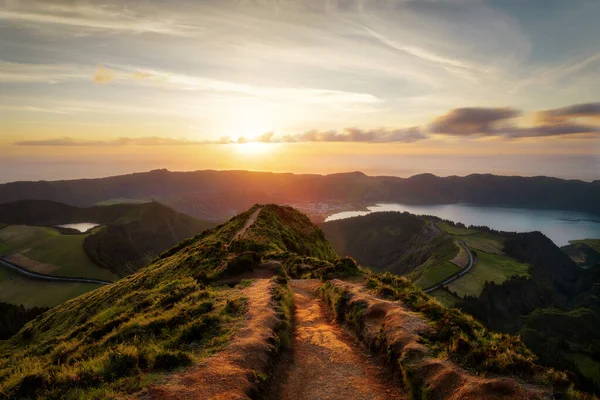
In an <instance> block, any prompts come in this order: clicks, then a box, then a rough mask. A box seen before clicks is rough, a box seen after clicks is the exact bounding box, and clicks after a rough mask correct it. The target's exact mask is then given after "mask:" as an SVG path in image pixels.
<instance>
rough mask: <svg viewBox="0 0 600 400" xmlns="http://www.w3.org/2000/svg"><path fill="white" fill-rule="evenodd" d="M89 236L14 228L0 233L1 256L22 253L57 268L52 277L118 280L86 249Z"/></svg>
mask: <svg viewBox="0 0 600 400" xmlns="http://www.w3.org/2000/svg"><path fill="white" fill-rule="evenodd" d="M88 236H89V235H87V234H86V235H62V234H61V233H60V232H58V231H57V230H56V229H54V228H48V227H39V226H24V225H13V226H8V227H6V228H4V229H2V230H0V243H1V244H2V245H1V247H0V249H1V251H2V253H0V254H2V255H6V254H8V253H15V252H21V253H23V255H25V256H26V257H28V258H31V259H33V260H36V261H40V262H43V263H47V264H52V265H54V266H56V267H57V269H55V270H54V271H52V273H51V274H52V275H57V276H70V277H83V278H95V279H103V280H108V281H115V280H117V279H119V277H118V276H117V275H115V274H113V273H112V272H110V271H108V270H107V269H105V268H100V267H99V266H98V265H96V264H95V263H94V262H93V261H92V260H91V259H90V258H89V257H88V255H87V254H86V253H85V251H84V250H83V242H84V240H85V239H86V238H87V237H88Z"/></svg>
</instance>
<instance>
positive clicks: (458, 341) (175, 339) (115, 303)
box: [0, 205, 568, 400]
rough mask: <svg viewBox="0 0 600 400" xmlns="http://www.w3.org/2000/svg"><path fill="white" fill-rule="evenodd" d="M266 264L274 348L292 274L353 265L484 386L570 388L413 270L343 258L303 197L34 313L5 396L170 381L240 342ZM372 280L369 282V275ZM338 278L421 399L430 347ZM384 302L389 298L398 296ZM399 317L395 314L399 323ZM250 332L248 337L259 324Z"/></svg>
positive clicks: (12, 346) (284, 333) (337, 304)
mask: <svg viewBox="0 0 600 400" xmlns="http://www.w3.org/2000/svg"><path fill="white" fill-rule="evenodd" d="M265 268H267V269H268V271H269V272H270V275H269V276H271V275H274V276H273V278H270V279H271V280H270V282H272V283H273V285H274V286H273V288H274V289H273V290H272V292H269V294H268V295H269V296H271V297H270V299H271V300H270V301H269V303H270V304H272V305H273V306H274V307H276V309H277V310H278V311H277V312H278V314H279V315H280V316H281V320H280V322H279V323H277V324H275V325H274V326H273V329H275V330H277V332H278V336H277V337H275V338H272V342H273V343H271V344H270V345H269V346H266V347H265V348H266V349H267V350H268V349H273V350H268V351H269V354H272V353H273V352H274V351H276V349H277V348H279V347H280V346H283V345H285V343H286V341H287V340H289V336H288V335H289V318H290V307H291V304H290V299H289V292H288V289H287V286H286V283H287V279H288V277H320V278H322V279H323V280H325V281H328V280H330V279H332V278H336V277H344V276H352V281H353V282H359V283H352V284H350V286H348V287H352V288H354V289H352V290H354V291H356V290H358V291H362V290H370V291H372V292H373V293H374V294H377V295H378V296H381V297H384V298H388V299H391V300H399V301H401V304H402V305H401V306H395V307H396V310H397V311H399V310H402V312H403V313H406V312H408V311H407V309H406V308H407V307H408V308H409V309H410V310H412V311H410V314H411V315H413V316H411V318H415V317H414V315H417V317H418V318H419V321H420V322H419V324H418V325H419V326H425V327H428V326H429V327H430V328H428V329H426V330H423V331H421V330H415V331H414V332H413V331H411V332H410V335H412V336H411V337H414V338H415V340H416V341H415V343H417V341H418V342H419V343H420V344H419V346H425V348H426V351H427V360H428V363H429V364H428V365H434V364H433V363H435V364H436V365H442V364H443V365H449V364H448V363H452V365H454V367H453V368H459V369H460V374H461V375H460V376H464V377H467V376H468V377H470V378H469V379H474V381H473V382H475V384H476V385H480V386H478V387H487V386H489V385H492V386H493V385H495V383H493V382H496V381H494V380H490V381H489V382H490V384H489V385H488V384H487V383H485V382H488V381H485V382H484V381H481V379H483V378H480V377H487V376H492V377H493V376H497V375H498V374H502V375H505V376H510V377H516V378H518V379H520V380H523V381H526V382H530V383H535V384H537V385H555V388H558V389H560V390H563V389H565V388H568V382H566V381H565V376H564V374H562V373H558V372H555V371H551V370H547V369H543V368H540V367H539V366H537V365H536V364H535V357H534V356H533V355H532V353H531V352H530V351H529V350H528V349H527V348H526V347H525V346H524V344H523V343H522V342H521V341H520V340H519V338H517V337H513V336H510V335H502V334H496V333H493V332H490V331H488V330H486V329H485V328H484V327H483V326H481V325H480V324H479V323H477V322H476V321H474V320H473V319H472V318H471V317H469V316H467V315H465V314H463V313H461V312H460V311H458V310H457V309H449V308H445V307H443V306H442V305H440V304H439V303H438V302H437V301H435V300H433V299H432V298H430V297H429V296H427V295H425V294H424V293H423V292H422V291H421V290H420V289H418V288H416V287H415V286H413V285H412V284H411V283H410V282H409V281H408V280H406V279H404V278H400V277H398V276H395V275H392V274H371V273H369V272H366V271H361V270H360V269H358V267H357V265H356V264H355V262H354V261H353V260H352V259H350V258H339V257H338V256H337V255H336V254H335V252H334V250H333V248H332V247H331V246H330V245H329V243H328V242H327V240H326V239H325V235H324V233H323V232H322V231H321V229H320V228H318V227H317V226H315V225H313V224H312V223H311V222H310V221H309V219H308V218H307V217H306V216H304V215H302V214H300V213H298V212H297V211H295V210H293V209H292V208H290V207H280V206H275V205H266V206H259V205H257V206H255V207H253V208H251V209H250V210H248V211H246V212H244V213H242V214H240V215H238V216H236V217H234V218H232V219H231V220H230V221H228V222H227V223H225V224H223V225H220V226H218V227H215V228H212V229H209V230H206V231H204V232H202V233H200V234H198V235H196V236H195V237H193V238H189V239H187V240H185V241H183V242H181V243H180V244H179V245H177V246H175V247H174V248H172V249H170V250H169V251H166V252H164V253H163V254H161V256H160V257H159V258H158V259H157V260H156V261H155V262H154V263H152V264H151V265H149V266H147V267H145V268H142V269H141V270H139V271H137V272H136V273H134V274H132V275H129V276H127V277H125V278H123V279H121V280H119V281H118V282H116V283H114V284H112V285H108V286H103V287H101V288H98V289H97V290H94V291H92V292H89V293H86V294H84V295H82V296H80V297H78V298H77V299H73V300H70V301H68V302H66V303H64V304H61V305H59V306H57V307H55V308H54V309H52V310H51V311H49V312H46V313H44V314H42V315H41V316H39V317H37V318H36V319H35V320H33V321H31V322H29V323H28V324H27V325H26V326H25V327H24V328H23V329H21V331H19V332H18V333H17V334H16V335H15V336H13V337H12V338H11V339H9V340H7V341H0V397H3V398H7V399H21V398H46V399H90V398H114V397H120V396H121V397H123V396H131V395H134V394H136V393H138V392H140V390H142V389H143V388H144V387H147V386H148V385H149V384H151V383H153V382H154V383H157V382H159V383H160V382H166V381H168V380H169V379H171V377H172V375H170V371H172V370H174V369H177V368H181V367H186V366H191V365H193V366H195V367H194V368H200V366H201V365H207V364H206V363H204V364H200V363H201V362H202V361H204V360H207V357H210V356H211V355H213V354H216V353H218V354H221V353H219V352H220V351H221V350H223V349H225V348H226V347H227V346H228V344H231V343H233V342H235V338H236V337H238V336H236V333H239V332H242V331H243V329H244V327H247V326H246V325H245V324H246V321H248V319H249V318H251V315H252V314H253V310H252V309H251V308H250V306H249V304H250V303H249V299H248V298H247V296H248V293H249V292H248V291H246V288H247V287H248V285H251V286H250V287H253V286H252V285H253V283H252V282H249V281H247V280H244V277H249V278H253V277H256V276H261V277H263V279H265V280H266V279H268V276H267V277H265V276H264V274H263V273H264V272H265V271H266V270H265ZM253 274H257V275H253ZM363 280H365V281H366V285H364V284H362V283H360V281H363ZM336 282H339V281H337V280H334V281H330V282H329V283H325V285H324V286H323V289H322V290H323V295H324V297H325V299H326V300H327V303H328V304H329V305H330V306H331V307H332V310H333V312H334V313H335V315H336V316H337V317H338V318H339V319H340V321H344V322H345V323H347V324H348V326H349V327H350V328H351V329H353V330H354V331H355V332H356V333H357V338H359V339H360V340H363V339H365V338H367V337H369V338H371V339H372V341H371V342H369V343H366V344H367V345H368V346H369V347H370V348H371V349H376V348H378V347H381V348H382V349H384V350H386V351H387V353H385V354H387V355H388V358H389V359H390V361H393V362H394V363H395V364H396V365H397V366H398V367H399V368H400V369H401V371H402V374H403V378H402V379H403V381H404V382H405V385H406V386H405V387H406V388H407V389H410V393H411V395H412V396H413V397H412V398H413V399H415V400H416V399H421V398H422V393H425V392H426V389H427V385H428V384H427V383H425V384H423V382H426V380H425V377H426V375H427V374H428V373H427V372H426V371H424V370H423V371H421V372H420V373H422V374H423V375H422V378H423V379H422V380H420V379H419V377H418V376H417V377H416V376H415V375H414V374H413V373H412V372H411V371H413V372H414V371H417V370H418V369H414V368H416V364H415V363H414V362H413V361H414V360H415V359H417V358H419V357H421V356H419V354H420V353H419V352H412V351H408V350H407V351H406V352H403V353H402V354H399V353H398V350H399V349H400V348H402V347H403V346H401V345H400V343H395V344H394V343H392V342H391V341H388V339H389V338H391V337H392V336H390V335H392V334H391V333H390V332H391V331H389V330H387V331H386V330H384V329H383V325H379V326H373V327H372V329H371V330H370V331H368V332H367V331H366V330H365V329H364V328H365V326H367V324H371V325H373V324H375V325H377V324H381V322H382V321H383V317H382V314H381V311H382V310H379V311H378V310H375V309H372V310H370V312H371V314H369V315H370V317H367V316H366V314H365V313H366V310H367V308H368V307H369V303H368V302H367V301H366V300H364V299H365V298H363V300H361V299H360V298H359V299H358V301H354V300H352V298H353V297H354V296H356V293H358V292H351V291H346V289H344V288H345V287H346V286H340V285H339V284H338V283H336ZM224 283H228V284H226V285H225V284H224ZM286 293H288V294H286ZM377 301H379V302H380V303H381V302H382V300H381V299H379V300H377ZM382 304H383V306H385V307H388V306H389V305H390V304H391V303H389V302H387V303H385V302H384V303H382ZM386 304H387V305H386ZM378 307H379V306H378ZM254 311H255V310H254ZM398 317H399V316H398V315H396V317H395V319H394V321H396V323H397V322H398ZM286 321H287V322H286ZM386 321H387V318H386ZM386 324H387V323H386ZM386 326H387V325H386ZM431 327H434V328H435V329H431ZM407 329H408V330H412V329H414V327H413V325H411V324H405V325H404V324H403V325H402V329H400V330H399V331H394V332H405V331H407ZM244 332H245V333H244V335H243V336H245V337H246V336H248V335H250V334H251V333H249V332H247V331H244ZM368 335H372V336H368ZM373 335H374V336H373ZM417 336H418V338H417ZM286 338H287V339H286ZM417 339H418V340H417ZM253 343H254V342H253ZM388 345H389V347H386V346H388ZM261 346H262V345H258V344H257V343H255V344H254V345H253V347H252V352H253V353H257V352H261V351H263V350H262V349H263V348H262V347H261ZM230 351H231V350H230ZM228 354H229V353H228ZM415 357H417V358H415ZM419 359H420V358H419ZM411 360H412V361H411ZM207 363H208V361H207ZM463 369H464V371H463ZM455 370H456V371H459V370H458V369H455ZM419 371H420V370H419ZM465 371H466V372H465ZM225 372H227V374H229V373H233V372H234V371H232V370H227V371H225ZM225 372H224V371H216V372H215V371H211V373H213V374H216V377H215V378H214V379H215V380H217V381H218V380H219V379H222V378H223V377H224V375H218V374H219V373H221V374H223V373H225ZM247 375H249V376H250V375H252V376H253V377H250V378H244V379H250V380H251V381H252V382H265V381H266V380H267V379H268V378H269V377H268V376H266V375H264V374H263V372H261V371H257V370H253V371H248V374H247ZM427 376H429V375H427ZM427 379H429V378H427ZM461 379H462V378H461ZM486 379H487V378H486ZM490 379H491V378H490ZM494 379H495V378H494ZM461 382H462V381H461ZM478 382H479V383H478ZM480 382H484V383H480ZM502 382H503V383H502V385H504V386H501V387H502V388H505V387H506V385H507V384H508V385H509V386H510V387H513V388H514V387H518V388H520V389H519V390H527V389H526V388H524V387H522V386H519V385H520V384H518V383H516V381H515V380H506V379H504V380H502ZM507 382H508V383H507ZM210 383H212V382H207V384H210ZM486 385H487V386H486ZM466 386H468V385H465V387H466ZM498 387H500V386H498ZM414 388H416V389H414ZM486 390H487V389H486ZM494 390H495V389H494ZM498 390H500V389H498ZM159 393H160V392H159ZM247 393H249V392H246V395H247ZM253 393H254V394H256V392H253ZM432 393H433V394H436V392H432ZM437 394H440V395H441V392H440V393H437ZM442 398H444V397H442Z"/></svg>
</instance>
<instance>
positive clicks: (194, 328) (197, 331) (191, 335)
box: [178, 315, 221, 344]
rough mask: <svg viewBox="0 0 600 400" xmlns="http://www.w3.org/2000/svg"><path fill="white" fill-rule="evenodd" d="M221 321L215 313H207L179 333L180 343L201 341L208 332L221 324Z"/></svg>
mask: <svg viewBox="0 0 600 400" xmlns="http://www.w3.org/2000/svg"><path fill="white" fill-rule="evenodd" d="M220 323H221V321H220V319H219V318H218V317H216V316H213V315H206V316H204V317H202V318H200V320H199V321H194V322H192V323H190V324H188V325H187V326H185V328H184V329H183V331H182V332H181V334H180V335H179V338H178V342H179V343H180V344H185V343H193V342H201V341H203V340H204V339H205V338H206V337H207V336H208V334H209V333H210V332H211V331H212V330H214V329H215V328H217V327H218V326H219V325H220Z"/></svg>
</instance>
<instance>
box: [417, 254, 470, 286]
mask: <svg viewBox="0 0 600 400" xmlns="http://www.w3.org/2000/svg"><path fill="white" fill-rule="evenodd" d="M461 269H462V268H460V267H457V266H456V265H454V264H452V263H451V262H450V261H444V262H442V263H441V264H438V265H435V266H432V267H429V268H427V269H424V270H423V271H422V272H421V275H420V276H419V278H418V279H417V280H416V281H414V284H415V285H417V286H418V287H421V288H423V289H426V288H428V287H431V286H433V285H435V284H436V283H438V282H441V281H443V280H444V279H446V278H448V277H449V276H450V275H452V274H455V273H457V272H459V271H460V270H461Z"/></svg>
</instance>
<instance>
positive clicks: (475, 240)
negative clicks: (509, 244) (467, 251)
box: [460, 232, 505, 254]
mask: <svg viewBox="0 0 600 400" xmlns="http://www.w3.org/2000/svg"><path fill="white" fill-rule="evenodd" d="M460 240H462V241H464V242H465V243H466V244H467V246H469V247H470V248H471V249H475V250H481V251H485V252H487V253H495V254H504V252H503V249H504V240H505V239H504V238H503V237H502V236H498V235H494V234H493V233H489V232H479V233H476V234H474V235H468V236H461V237H460Z"/></svg>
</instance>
